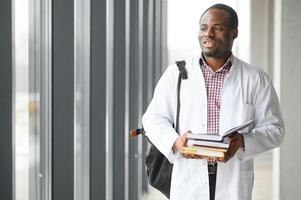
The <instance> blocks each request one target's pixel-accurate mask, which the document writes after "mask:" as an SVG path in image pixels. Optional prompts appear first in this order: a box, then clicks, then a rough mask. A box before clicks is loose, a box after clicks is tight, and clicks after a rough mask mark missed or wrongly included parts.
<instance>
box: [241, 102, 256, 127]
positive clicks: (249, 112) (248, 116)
mask: <svg viewBox="0 0 301 200" xmlns="http://www.w3.org/2000/svg"><path fill="white" fill-rule="evenodd" d="M253 119H254V106H253V105H251V104H243V105H242V107H241V110H240V118H239V121H240V122H239V123H238V125H240V124H243V123H246V122H248V121H250V120H253ZM251 128H252V127H247V128H245V129H243V130H241V131H239V132H241V133H247V132H249V130H251Z"/></svg>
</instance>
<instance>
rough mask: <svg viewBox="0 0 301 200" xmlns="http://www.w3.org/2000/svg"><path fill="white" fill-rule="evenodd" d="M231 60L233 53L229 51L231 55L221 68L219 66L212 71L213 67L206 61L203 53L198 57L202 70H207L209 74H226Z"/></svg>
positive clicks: (232, 59)
mask: <svg viewBox="0 0 301 200" xmlns="http://www.w3.org/2000/svg"><path fill="white" fill-rule="evenodd" d="M233 61H234V55H233V54H232V53H231V55H230V56H229V57H228V58H227V60H226V62H225V63H224V65H223V66H222V67H221V68H219V69H218V70H217V71H213V69H212V68H211V67H210V66H209V65H208V64H207V63H206V61H205V58H204V55H203V54H202V55H201V57H200V60H199V63H200V66H201V68H202V70H203V71H209V72H210V73H211V74H215V73H224V74H227V73H228V72H229V71H230V69H231V66H232V63H233Z"/></svg>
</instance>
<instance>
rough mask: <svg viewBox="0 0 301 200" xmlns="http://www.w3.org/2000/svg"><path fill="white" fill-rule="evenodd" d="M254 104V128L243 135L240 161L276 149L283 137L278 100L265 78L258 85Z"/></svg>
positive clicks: (282, 124) (271, 85) (282, 123)
mask: <svg viewBox="0 0 301 200" xmlns="http://www.w3.org/2000/svg"><path fill="white" fill-rule="evenodd" d="M256 94H257V95H256V97H255V103H254V128H253V129H252V131H251V132H250V133H248V134H244V135H243V136H244V142H245V151H243V153H242V160H248V159H252V158H254V157H255V156H256V155H258V154H260V153H262V152H265V151H268V150H270V149H272V148H275V147H278V146H279V145H280V144H281V142H282V140H283V137H284V122H283V119H282V116H281V111H280V105H279V100H278V97H277V94H276V91H275V89H274V87H273V84H272V82H271V81H270V80H269V79H268V78H265V79H264V81H261V83H260V84H258V87H257V90H256Z"/></svg>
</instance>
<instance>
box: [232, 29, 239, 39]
mask: <svg viewBox="0 0 301 200" xmlns="http://www.w3.org/2000/svg"><path fill="white" fill-rule="evenodd" d="M237 36H238V29H237V28H236V29H233V31H232V37H233V39H236V38H237Z"/></svg>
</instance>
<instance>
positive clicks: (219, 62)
mask: <svg viewBox="0 0 301 200" xmlns="http://www.w3.org/2000/svg"><path fill="white" fill-rule="evenodd" d="M230 55H231V53H230V54H229V55H227V56H224V57H221V58H214V57H206V56H205V55H204V59H205V61H206V63H207V65H209V66H210V67H211V68H212V70H213V71H217V70H218V69H220V68H221V67H222V66H223V65H224V64H225V62H226V61H227V59H228V58H229V56H230Z"/></svg>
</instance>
